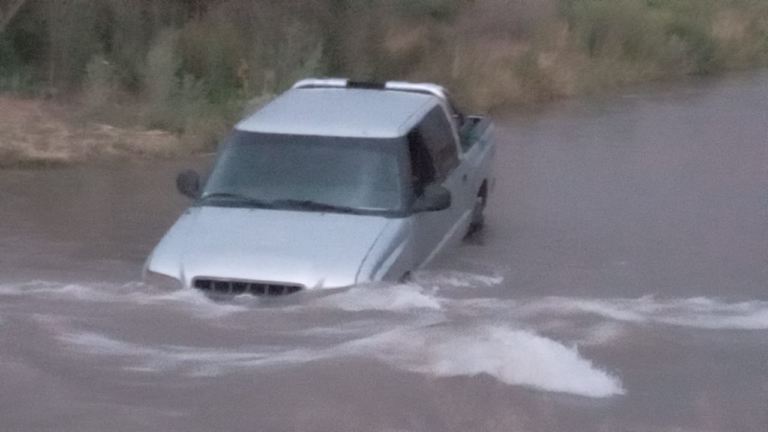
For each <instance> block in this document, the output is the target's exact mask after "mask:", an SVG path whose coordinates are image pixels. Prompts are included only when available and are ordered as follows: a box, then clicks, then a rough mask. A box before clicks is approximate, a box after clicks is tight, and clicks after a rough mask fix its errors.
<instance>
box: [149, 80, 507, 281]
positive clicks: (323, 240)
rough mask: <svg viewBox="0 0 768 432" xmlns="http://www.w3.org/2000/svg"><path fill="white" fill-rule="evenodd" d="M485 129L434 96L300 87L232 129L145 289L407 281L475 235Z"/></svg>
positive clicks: (488, 126) (317, 83) (190, 188)
mask: <svg viewBox="0 0 768 432" xmlns="http://www.w3.org/2000/svg"><path fill="white" fill-rule="evenodd" d="M493 129H494V128H493V125H492V123H491V122H490V120H489V119H487V118H483V117H475V116H464V115H463V114H461V113H460V112H459V111H458V110H457V109H456V108H455V105H454V103H453V102H452V100H451V98H450V96H449V95H448V93H447V92H446V90H445V89H444V88H443V87H441V86H438V85H434V84H412V83H406V82H387V83H383V84H375V83H361V82H353V81H349V80H346V79H308V80H303V81H300V82H298V83H297V84H295V85H294V86H293V88H292V89H291V90H289V91H287V92H286V93H284V94H282V95H281V96H279V97H278V98H276V99H275V100H273V101H272V102H270V103H269V104H267V105H266V106H264V107H263V108H262V109H260V110H258V111H257V112H255V113H253V114H251V115H250V116H248V117H246V118H245V119H244V120H243V121H241V122H240V123H239V124H238V125H237V126H235V128H234V131H232V133H231V134H230V135H229V137H228V138H227V139H226V140H225V141H224V142H223V143H222V145H221V146H220V149H219V151H218V156H217V159H216V162H215V164H214V165H213V168H212V170H211V172H210V174H209V175H207V176H206V179H205V181H202V180H201V177H200V175H198V174H197V173H195V172H194V171H185V172H182V173H181V174H179V176H178V178H177V180H176V183H177V188H178V189H179V191H180V192H181V193H182V194H184V195H186V196H188V197H190V198H192V199H193V200H194V203H193V204H192V205H191V207H190V208H189V209H188V210H187V211H186V212H185V213H184V214H183V215H182V216H181V217H180V219H179V220H178V221H177V222H176V223H175V224H174V225H173V227H171V229H170V230H169V231H168V233H167V234H166V235H165V236H164V237H163V239H162V240H161V241H160V243H159V244H158V245H157V247H156V248H155V250H154V251H153V252H152V254H151V255H150V256H149V258H148V260H147V262H146V265H145V268H144V280H145V282H146V283H147V284H151V285H155V286H163V287H177V288H181V287H186V288H195V289H199V290H203V291H208V292H211V293H222V294H235V295H239V294H253V295H285V294H292V293H295V292H298V291H302V290H307V289H319V288H339V287H347V286H352V285H357V284H362V283H366V282H372V281H381V280H392V281H398V280H402V279H404V278H407V277H408V276H409V275H410V274H411V272H412V271H414V270H417V269H419V268H421V267H423V266H425V265H426V264H428V263H429V262H430V261H432V260H433V259H434V258H435V257H436V256H438V255H439V254H440V253H441V252H442V251H444V250H446V249H447V248H449V247H451V246H454V245H456V244H457V243H459V242H460V241H461V240H462V239H463V238H464V237H465V235H466V234H467V233H468V232H469V231H471V230H475V229H478V228H479V227H481V226H482V224H483V211H484V210H485V206H486V203H487V200H488V196H489V193H490V192H491V190H492V187H493V184H494V179H493V177H492V173H491V159H492V155H493V152H494V144H493V141H492V135H493Z"/></svg>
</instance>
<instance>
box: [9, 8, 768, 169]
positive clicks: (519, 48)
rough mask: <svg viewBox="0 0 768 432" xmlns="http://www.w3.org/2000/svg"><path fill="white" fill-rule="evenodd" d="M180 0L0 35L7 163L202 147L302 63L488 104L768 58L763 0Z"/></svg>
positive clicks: (472, 104)
mask: <svg viewBox="0 0 768 432" xmlns="http://www.w3.org/2000/svg"><path fill="white" fill-rule="evenodd" d="M171 3H172V2H160V1H159V0H158V1H155V0H149V1H145V2H133V1H125V2H108V1H105V0H83V1H82V2H73V3H71V4H70V3H60V2H50V3H46V2H28V3H27V4H25V6H24V7H23V8H22V9H21V12H19V14H18V17H17V18H15V19H14V20H13V21H11V23H10V24H9V25H8V27H7V29H6V30H5V32H3V33H0V94H5V95H16V96H15V97H14V96H5V97H2V99H0V105H2V106H0V113H8V116H9V117H7V118H5V119H3V120H0V122H2V123H0V166H16V165H19V164H29V165H47V164H60V163H70V162H77V161H82V160H88V159H92V158H114V157H123V156H126V155H141V156H149V157H158V156H173V155H183V154H193V153H198V152H209V151H211V150H212V149H213V148H215V146H216V144H217V143H218V141H219V139H220V138H221V137H222V136H224V134H226V132H227V131H228V130H229V129H230V127H231V126H232V124H234V122H235V121H237V120H238V119H239V118H241V117H242V116H243V115H244V114H245V113H246V112H249V111H250V110H252V109H253V108H255V107H257V106H258V105H259V104H261V103H263V102H264V101H267V100H269V99H270V98H271V97H272V95H274V94H279V93H281V92H283V91H285V90H286V89H287V88H288V87H289V86H290V85H291V84H292V83H293V82H295V81H296V80H298V79H300V78H302V77H306V76H348V77H352V78H354V79H367V80H388V79H398V80H409V81H429V82H438V83H442V84H444V85H446V86H447V87H448V88H449V89H451V91H452V92H453V93H454V96H455V97H456V98H457V99H458V101H459V103H460V105H461V106H463V107H464V108H465V110H467V111H472V112H479V113H488V112H491V113H492V112H504V111H506V110H508V109H510V108H513V107H525V106H529V105H533V104H540V103H545V102H547V101H551V100H557V99H562V98H568V97H574V96H578V95H584V94H590V93H596V92H605V91H611V90H612V89H617V88H622V87H626V86H630V85H635V84H639V83H644V82H651V81H660V80H670V79H677V78H681V77H685V76H690V75H717V74H723V73H727V72H728V71H731V70H742V69H749V68H756V67H762V66H766V65H768V0H610V1H609V0H535V1H532V0H475V1H472V2H466V1H463V0H418V1H416V0H408V1H405V0H403V1H400V0H397V1H395V0H392V1H389V0H386V1H385V0H373V1H369V2H352V1H349V0H318V1H316V2H312V4H306V5H304V6H302V7H299V8H298V9H296V8H295V5H293V6H291V5H284V4H282V3H280V4H279V5H277V4H276V3H273V2H263V1H252V2H243V1H241V0H221V1H219V2H213V3H211V4H209V5H208V4H207V3H206V2H191V3H189V5H187V6H178V5H176V6H174V5H172V4H171ZM363 3H364V5H363ZM195 5H196V6H195ZM276 5H277V6H276ZM86 6H88V7H86ZM50 8H53V9H50ZM185 8H189V9H188V10H187V9H185ZM47 14H55V16H57V17H60V19H59V20H57V22H56V25H55V26H53V27H50V26H49V27H45V26H42V25H41V24H40V23H44V22H45V20H43V19H42V18H44V17H46V16H50V15H47ZM105 23H106V24H107V25H106V26H105ZM139 29H142V30H141V31H139ZM38 123H42V124H43V125H42V126H41V125H40V124H38Z"/></svg>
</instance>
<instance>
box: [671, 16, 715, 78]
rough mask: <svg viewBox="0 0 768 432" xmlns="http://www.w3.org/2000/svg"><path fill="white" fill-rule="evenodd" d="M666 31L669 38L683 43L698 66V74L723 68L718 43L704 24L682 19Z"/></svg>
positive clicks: (677, 20) (696, 70)
mask: <svg viewBox="0 0 768 432" xmlns="http://www.w3.org/2000/svg"><path fill="white" fill-rule="evenodd" d="M666 31H667V34H668V35H669V36H671V37H676V38H679V39H680V40H681V41H683V43H684V44H685V47H686V53H687V55H688V56H690V57H691V58H692V59H693V61H694V63H695V65H696V69H695V72H696V73H699V74H707V73H711V72H714V71H716V70H717V69H719V68H721V67H722V65H723V60H722V57H721V56H720V52H719V45H718V41H717V39H715V37H714V36H713V35H712V34H711V31H710V30H709V29H707V28H705V27H704V24H702V23H700V22H694V21H691V20H688V19H685V18H680V19H676V20H675V21H673V22H671V23H670V24H669V25H668V26H667V30H666Z"/></svg>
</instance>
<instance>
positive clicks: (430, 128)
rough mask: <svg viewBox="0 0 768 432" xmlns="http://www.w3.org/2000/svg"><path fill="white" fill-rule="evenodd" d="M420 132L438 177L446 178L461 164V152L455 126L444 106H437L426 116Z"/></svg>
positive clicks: (439, 178) (440, 178)
mask: <svg viewBox="0 0 768 432" xmlns="http://www.w3.org/2000/svg"><path fill="white" fill-rule="evenodd" d="M419 132H420V133H421V135H422V137H423V139H424V142H425V144H426V147H427V150H429V154H430V156H432V160H433V161H434V164H435V168H436V173H435V175H436V177H437V179H438V180H444V179H445V178H446V177H448V174H450V173H451V171H452V170H453V169H454V168H456V166H457V165H458V164H459V154H458V149H457V148H456V140H455V138H454V136H453V128H452V126H451V123H450V122H448V119H447V118H446V117H445V113H444V112H443V110H442V108H440V107H435V108H434V109H433V110H432V111H430V112H429V114H427V116H426V117H424V120H423V121H422V123H421V125H420V126H419Z"/></svg>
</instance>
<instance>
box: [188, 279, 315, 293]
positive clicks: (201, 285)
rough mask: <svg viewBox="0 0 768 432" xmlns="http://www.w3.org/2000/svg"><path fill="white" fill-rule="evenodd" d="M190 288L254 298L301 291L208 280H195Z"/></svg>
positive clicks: (298, 288) (267, 284)
mask: <svg viewBox="0 0 768 432" xmlns="http://www.w3.org/2000/svg"><path fill="white" fill-rule="evenodd" d="M192 286H194V287H195V288H197V289H199V290H201V291H207V292H212V293H216V294H234V295H239V294H252V295H255V296H282V295H288V294H294V293H297V292H299V291H301V290H302V289H303V287H302V286H299V285H286V284H271V283H264V282H246V281H233V280H222V279H210V278H195V279H194V280H193V282H192Z"/></svg>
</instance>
